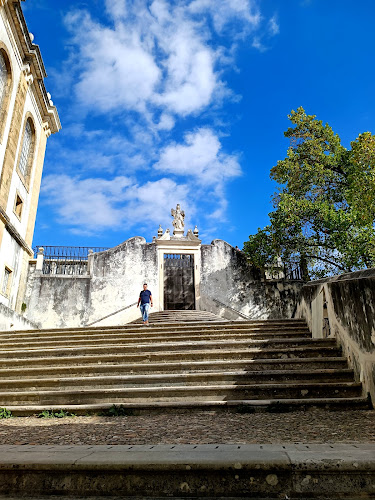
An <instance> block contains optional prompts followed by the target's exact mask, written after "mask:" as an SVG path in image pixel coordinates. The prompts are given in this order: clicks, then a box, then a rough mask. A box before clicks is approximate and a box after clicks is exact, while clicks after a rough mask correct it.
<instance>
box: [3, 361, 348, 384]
mask: <svg viewBox="0 0 375 500" xmlns="http://www.w3.org/2000/svg"><path fill="white" fill-rule="evenodd" d="M346 368H347V361H346V358H344V357H338V358H335V357H327V358H323V357H317V358H313V357H312V358H290V359H260V360H248V359H230V360H215V359H213V360H209V361H180V362H163V363H161V362H158V363H150V362H144V363H117V364H114V363H113V360H112V358H111V359H109V360H108V361H107V362H104V361H103V360H100V361H98V362H97V363H95V364H91V363H86V364H82V365H66V364H59V359H58V358H56V359H54V364H53V365H52V364H46V365H41V366H30V364H28V365H26V366H21V367H20V368H15V367H13V366H9V367H8V368H5V369H4V368H2V369H0V379H4V380H5V379H16V378H17V379H20V378H26V377H27V378H39V379H41V378H50V377H55V378H56V377H75V376H94V375H99V374H103V375H125V374H151V375H152V374H153V373H189V372H198V371H199V372H203V373H206V372H209V371H212V370H248V371H249V372H254V371H257V372H263V371H264V372H273V371H274V370H276V371H280V370H287V371H293V370H296V371H298V370H302V371H308V372H314V371H316V370H318V371H319V370H333V369H335V370H345V369H346Z"/></svg>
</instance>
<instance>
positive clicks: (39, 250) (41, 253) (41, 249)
mask: <svg viewBox="0 0 375 500" xmlns="http://www.w3.org/2000/svg"><path fill="white" fill-rule="evenodd" d="M43 254H44V248H43V247H39V248H38V255H43Z"/></svg>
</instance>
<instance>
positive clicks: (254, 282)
mask: <svg viewBox="0 0 375 500" xmlns="http://www.w3.org/2000/svg"><path fill="white" fill-rule="evenodd" d="M166 248H167V250H166V253H168V252H171V251H172V252H175V253H178V251H179V247H178V242H177V243H176V247H173V249H172V247H171V246H168V247H166ZM171 249H172V250H171ZM180 250H181V251H182V247H181V248H180ZM159 257H160V259H163V254H161V255H160V256H159ZM198 261H199V259H198ZM200 262H201V264H200V269H198V270H199V273H198V270H197V276H199V275H200V280H201V281H200V285H199V286H198V287H197V299H198V298H199V300H197V303H198V304H199V308H200V309H202V310H207V311H211V312H214V313H215V314H217V315H219V316H221V317H223V318H227V319H233V320H237V319H246V318H251V319H266V318H290V317H292V315H293V313H294V311H295V307H296V304H297V302H298V299H299V291H300V289H301V286H302V284H301V282H287V281H283V280H279V281H264V280H263V279H261V276H260V274H259V272H258V271H257V270H256V269H254V268H252V267H251V266H249V265H248V263H247V260H246V257H245V256H244V254H243V253H242V252H240V251H238V250H236V249H234V248H233V247H232V246H230V245H229V244H228V243H226V242H224V241H222V240H215V241H213V242H212V244H211V245H203V246H202V247H201V259H200ZM161 265H162V262H160V263H159V266H161ZM197 266H198V267H199V265H198V264H197ZM87 273H88V274H86V275H81V276H79V275H78V276H74V275H73V276H72V275H56V274H53V275H48V274H47V275H43V274H41V271H36V269H35V264H34V265H33V266H32V267H31V268H30V273H29V278H28V283H27V292H26V297H25V303H26V305H27V313H26V314H27V317H28V318H29V319H30V320H31V321H35V322H37V323H40V324H42V325H43V327H47V328H49V327H55V328H60V327H78V326H91V325H93V326H101V325H121V324H125V323H128V322H130V321H132V320H134V319H137V318H139V317H140V313H139V310H138V309H137V308H136V305H135V303H136V302H137V300H138V296H139V292H140V290H141V289H142V284H143V283H144V282H146V283H148V287H149V289H150V290H151V292H152V294H153V299H154V300H153V302H154V308H153V310H154V311H158V310H159V307H161V306H160V304H162V301H160V300H159V299H160V297H159V294H161V293H163V286H159V276H160V279H161V280H163V276H162V273H159V269H158V248H157V245H156V244H155V243H146V241H145V239H144V238H141V237H135V238H131V239H130V240H128V241H126V242H124V243H122V244H121V245H119V246H117V247H115V248H111V249H110V250H106V251H105V252H100V253H96V254H94V255H92V256H89V262H88V266H87ZM161 285H162V284H161Z"/></svg>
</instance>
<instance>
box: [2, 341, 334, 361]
mask: <svg viewBox="0 0 375 500" xmlns="http://www.w3.org/2000/svg"><path fill="white" fill-rule="evenodd" d="M273 346H275V347H277V348H279V347H280V349H281V350H282V349H285V348H288V347H290V348H291V349H293V348H303V347H315V348H318V347H323V348H324V347H334V346H336V342H335V340H334V339H311V338H296V339H288V338H287V339H278V338H276V339H259V340H258V339H244V340H243V339H240V340H224V339H223V340H214V341H211V340H209V341H200V340H196V341H184V342H182V341H181V342H180V341H170V342H158V343H147V342H142V343H138V344H126V343H123V342H119V343H117V344H116V343H115V342H113V343H111V344H106V345H103V346H96V345H95V346H82V347H81V346H80V347H75V346H69V345H68V346H64V347H48V348H47V347H44V348H43V349H40V348H30V349H26V348H23V349H19V348H13V349H1V350H0V356H1V357H5V356H14V357H17V358H24V357H29V358H30V357H34V356H36V357H39V356H43V355H46V356H47V355H48V354H50V355H54V356H69V355H71V356H74V355H76V354H79V353H82V352H84V353H85V354H88V355H90V354H97V353H101V354H103V355H105V354H109V353H114V354H115V353H124V354H126V353H138V352H140V351H141V352H148V353H151V352H154V351H160V350H164V349H165V350H167V351H169V352H171V351H179V352H181V351H184V350H187V351H191V350H201V349H212V350H215V351H216V350H220V349H230V348H234V349H245V350H248V349H249V350H252V349H265V348H269V347H273Z"/></svg>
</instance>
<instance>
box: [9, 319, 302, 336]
mask: <svg viewBox="0 0 375 500" xmlns="http://www.w3.org/2000/svg"><path fill="white" fill-rule="evenodd" d="M289 321H292V320H289ZM215 330H222V331H226V332H228V333H229V332H230V331H238V332H240V331H249V332H275V331H278V332H284V331H291V332H292V331H295V330H298V331H302V332H308V331H309V330H308V328H307V325H306V322H304V321H302V322H296V323H294V322H293V323H292V324H290V325H289V324H285V323H271V324H269V325H268V324H267V325H265V324H258V323H255V322H250V323H249V322H242V321H241V322H238V321H237V322H231V323H230V322H226V323H215V324H214V325H213V324H207V323H200V324H197V325H190V324H188V323H187V324H181V325H176V324H175V323H172V324H162V325H155V326H154V325H150V326H149V327H145V326H143V325H140V326H137V325H132V326H128V325H124V326H122V327H119V326H112V327H97V328H63V329H61V328H60V329H46V330H18V331H14V332H9V331H7V332H0V341H5V340H12V339H17V338H19V339H28V340H32V339H41V338H43V337H45V336H47V337H58V338H60V337H64V336H66V337H69V336H75V335H81V336H84V337H86V338H87V337H90V336H94V337H95V336H98V335H99V336H100V335H109V334H111V333H118V334H125V335H131V334H134V335H142V336H143V335H152V334H158V333H162V332H166V333H171V332H173V334H178V333H179V332H181V333H184V332H185V333H193V332H197V331H201V332H211V331H215Z"/></svg>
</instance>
